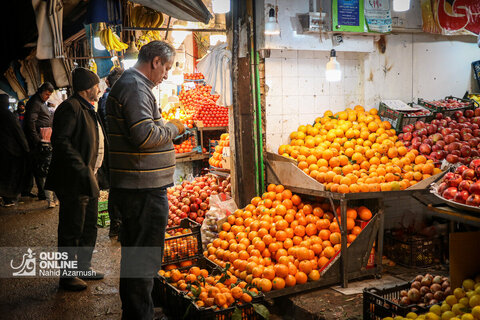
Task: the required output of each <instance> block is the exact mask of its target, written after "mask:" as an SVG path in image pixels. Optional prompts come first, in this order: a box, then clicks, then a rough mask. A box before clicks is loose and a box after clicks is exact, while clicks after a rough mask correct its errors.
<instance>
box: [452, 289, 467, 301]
mask: <svg viewBox="0 0 480 320" xmlns="http://www.w3.org/2000/svg"><path fill="white" fill-rule="evenodd" d="M453 295H454V296H455V298H457V300H460V299H461V298H463V297H465V291H464V290H463V289H462V288H455V290H453Z"/></svg>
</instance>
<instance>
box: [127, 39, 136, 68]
mask: <svg viewBox="0 0 480 320" xmlns="http://www.w3.org/2000/svg"><path fill="white" fill-rule="evenodd" d="M137 59H138V50H137V46H136V45H135V42H134V41H131V42H130V45H129V47H128V49H127V50H126V51H125V59H124V60H123V68H124V69H125V70H126V69H130V68H131V67H133V66H134V65H135V63H137Z"/></svg>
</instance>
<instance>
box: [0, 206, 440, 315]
mask: <svg viewBox="0 0 480 320" xmlns="http://www.w3.org/2000/svg"><path fill="white" fill-rule="evenodd" d="M22 201H23V202H21V203H19V205H18V206H16V207H10V208H3V207H0V247H32V248H33V247H51V248H55V246H56V240H57V224H58V207H56V208H53V209H48V208H47V203H46V201H36V200H31V199H30V198H22ZM0 249H1V248H0ZM23 249H24V248H23ZM17 251H21V250H20V249H18V250H17ZM21 254H22V252H19V253H18V256H19V257H21ZM2 259H3V260H8V263H9V260H11V257H3V258H2V257H1V256H0V266H3V265H5V263H6V262H5V261H2ZM18 259H20V258H16V259H15V261H21V259H20V260H18ZM92 264H93V268H94V269H96V270H99V271H102V272H105V274H106V277H105V279H103V280H101V281H90V282H89V287H88V289H87V290H85V291H82V292H65V291H63V290H59V289H58V279H57V278H39V277H36V278H11V277H10V278H1V277H0V319H9V320H10V319H11V320H15V319H49V320H50V319H67V320H69V319H75V320H76V319H108V320H109V319H120V318H121V302H120V297H119V294H118V282H119V281H118V275H119V266H120V246H119V244H118V242H112V241H111V240H110V239H109V237H108V227H107V228H99V229H98V237H97V245H96V248H95V252H94V255H93V261H92ZM425 272H432V271H431V270H428V271H427V270H425V269H423V270H415V269H408V268H402V267H394V268H386V271H385V273H386V274H391V275H395V276H396V277H399V278H401V279H405V280H407V281H408V280H410V279H412V278H413V277H414V276H415V275H416V274H419V273H420V274H421V273H423V274H424V273H425ZM436 273H438V274H443V273H445V271H443V272H438V270H437V272H436ZM362 301H363V298H362V294H356V295H349V296H346V295H342V294H340V293H338V292H336V291H334V290H332V289H329V288H326V289H321V290H314V291H311V292H307V293H303V294H298V295H295V296H291V297H283V298H277V299H275V300H270V301H267V302H268V307H269V309H270V311H271V313H272V316H271V319H273V320H276V319H302V320H303V319H305V320H308V319H312V320H338V319H343V320H359V319H362Z"/></svg>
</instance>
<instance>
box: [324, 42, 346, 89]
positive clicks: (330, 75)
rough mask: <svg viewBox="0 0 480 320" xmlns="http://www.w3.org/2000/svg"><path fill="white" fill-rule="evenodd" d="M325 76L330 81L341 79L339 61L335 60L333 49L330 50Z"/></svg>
mask: <svg viewBox="0 0 480 320" xmlns="http://www.w3.org/2000/svg"><path fill="white" fill-rule="evenodd" d="M325 77H326V78H327V81H332V82H334V81H340V80H341V79H342V69H340V63H338V61H337V57H336V51H335V49H332V50H331V51H330V61H328V62H327V68H326V70H325Z"/></svg>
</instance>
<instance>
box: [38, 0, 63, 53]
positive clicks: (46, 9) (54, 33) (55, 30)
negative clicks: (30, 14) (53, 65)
mask: <svg viewBox="0 0 480 320" xmlns="http://www.w3.org/2000/svg"><path fill="white" fill-rule="evenodd" d="M32 6H33V9H34V11H35V16H36V21H37V29H38V39H37V58H38V59H39V60H43V59H53V58H61V57H63V35H62V24H63V3H62V2H61V1H59V0H48V1H43V0H32Z"/></svg>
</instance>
